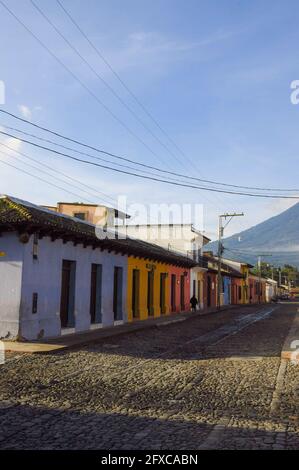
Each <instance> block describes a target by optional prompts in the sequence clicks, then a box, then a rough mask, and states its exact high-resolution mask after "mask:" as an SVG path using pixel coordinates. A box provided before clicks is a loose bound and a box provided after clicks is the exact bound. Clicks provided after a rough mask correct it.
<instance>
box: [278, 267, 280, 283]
mask: <svg viewBox="0 0 299 470" xmlns="http://www.w3.org/2000/svg"><path fill="white" fill-rule="evenodd" d="M278 285H279V287H280V286H281V267H279V268H278Z"/></svg>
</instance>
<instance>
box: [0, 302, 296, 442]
mask: <svg viewBox="0 0 299 470" xmlns="http://www.w3.org/2000/svg"><path fill="white" fill-rule="evenodd" d="M295 312H296V307H294V306H293V305H283V306H282V305H281V306H279V305H278V306H276V305H268V306H258V307H253V306H252V307H246V308H244V307H242V308H240V309H235V310H230V311H223V312H220V313H215V314H210V315H207V316H203V317H194V318H190V319H188V320H187V321H184V322H180V323H176V324H173V325H171V324H170V325H167V326H159V327H157V328H154V329H150V330H146V331H140V332H136V333H132V334H129V335H128V336H122V337H115V338H111V339H105V340H104V342H101V343H97V344H90V345H88V346H86V347H84V348H78V349H75V350H69V351H61V352H56V353H55V354H54V353H51V354H47V355H8V361H7V363H6V364H4V365H1V366H0V448H1V449H162V450H167V449H298V448H299V421H298V410H299V365H291V364H290V363H289V362H285V363H284V362H282V360H281V358H280V351H281V348H282V345H283V342H284V339H285V337H286V336H287V334H288V331H289V329H290V326H291V324H292V321H293V319H294V316H295Z"/></svg>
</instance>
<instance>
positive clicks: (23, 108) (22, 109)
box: [18, 104, 32, 119]
mask: <svg viewBox="0 0 299 470" xmlns="http://www.w3.org/2000/svg"><path fill="white" fill-rule="evenodd" d="M18 109H19V111H20V113H21V114H22V116H23V117H24V118H25V119H31V116H32V111H31V109H30V108H29V107H28V106H26V105H25V104H19V105H18Z"/></svg>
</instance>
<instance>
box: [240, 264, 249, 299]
mask: <svg viewBox="0 0 299 470" xmlns="http://www.w3.org/2000/svg"><path fill="white" fill-rule="evenodd" d="M241 273H242V274H243V275H244V279H242V304H249V283H248V276H249V267H248V266H244V265H243V266H242V267H241Z"/></svg>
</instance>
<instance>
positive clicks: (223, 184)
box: [0, 109, 299, 192]
mask: <svg viewBox="0 0 299 470" xmlns="http://www.w3.org/2000/svg"><path fill="white" fill-rule="evenodd" d="M0 113H3V114H6V115H7V116H10V117H12V118H14V119H17V120H19V121H21V122H24V123H25V124H29V125H31V126H33V127H35V128H37V129H39V130H42V131H44V132H47V133H50V134H52V135H55V136H56V137H59V138H61V139H64V140H67V141H69V142H72V143H75V144H77V145H80V146H82V147H85V148H88V149H90V150H93V151H95V152H97V153H101V154H103V155H107V156H110V157H112V158H116V159H119V160H122V161H126V162H129V163H132V164H134V165H138V166H141V167H143V168H148V169H151V170H155V171H159V172H162V173H165V174H170V175H173V176H179V177H182V178H187V179H190V180H194V181H199V182H201V183H208V184H214V185H218V186H225V187H232V188H238V189H249V190H256V191H279V192H296V191H299V189H298V188H295V189H282V188H265V187H264V188H261V187H256V186H242V185H234V184H229V183H222V182H220V181H214V180H207V179H202V178H196V177H193V176H189V175H185V174H182V173H177V172H174V171H168V170H163V169H162V168H159V167H156V166H152V165H147V164H145V163H140V162H136V161H134V160H132V159H129V158H126V157H123V156H120V155H117V154H114V153H112V152H108V151H105V150H103V149H99V148H97V147H94V146H91V145H88V144H86V143H84V142H81V141H79V140H76V139H72V138H70V137H67V136H65V135H63V134H60V133H59V132H56V131H53V130H51V129H49V128H46V127H43V126H40V125H39V124H36V123H34V122H31V121H29V120H27V119H25V118H21V117H20V116H17V115H16V114H13V113H10V112H8V111H5V110H4V109H0ZM1 125H2V126H3V127H5V128H7V129H10V130H13V131H16V132H20V133H21V134H24V135H27V136H30V137H33V138H35V139H38V140H42V141H44V142H47V143H51V144H53V145H57V146H59V147H62V148H64V149H66V150H71V151H73V152H76V153H78V154H81V155H85V156H89V157H91V158H97V157H95V156H94V155H90V154H88V153H85V152H80V151H79V150H76V149H74V148H70V147H66V146H64V145H62V144H58V143H55V142H53V141H51V140H49V139H44V138H42V137H38V136H36V135H34V134H30V133H27V132H25V131H23V130H20V129H16V128H15V127H11V126H6V125H4V124H1ZM101 160H102V159H101ZM104 161H106V160H104Z"/></svg>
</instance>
